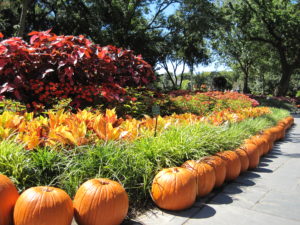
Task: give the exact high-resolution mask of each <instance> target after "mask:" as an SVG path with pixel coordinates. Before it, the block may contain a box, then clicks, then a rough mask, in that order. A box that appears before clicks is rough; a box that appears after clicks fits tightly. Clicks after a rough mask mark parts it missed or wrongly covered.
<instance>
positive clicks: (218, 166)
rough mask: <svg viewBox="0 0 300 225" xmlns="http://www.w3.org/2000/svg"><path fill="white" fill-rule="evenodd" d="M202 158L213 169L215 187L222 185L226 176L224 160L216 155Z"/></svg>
mask: <svg viewBox="0 0 300 225" xmlns="http://www.w3.org/2000/svg"><path fill="white" fill-rule="evenodd" d="M202 160H203V161H205V162H206V163H207V164H209V165H211V166H212V167H213V168H214V170H215V175H216V182H215V187H220V186H222V184H223V183H224V181H225V178H226V162H225V161H224V160H223V159H222V158H220V157H218V156H208V157H205V158H203V159H202Z"/></svg>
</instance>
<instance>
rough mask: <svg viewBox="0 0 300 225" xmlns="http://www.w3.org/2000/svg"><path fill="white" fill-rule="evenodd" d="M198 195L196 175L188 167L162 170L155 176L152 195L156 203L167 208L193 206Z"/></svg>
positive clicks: (178, 208)
mask: <svg viewBox="0 0 300 225" xmlns="http://www.w3.org/2000/svg"><path fill="white" fill-rule="evenodd" d="M196 196H197V183H196V178H195V175H194V174H193V173H192V172H191V171H190V170H188V169H186V168H181V167H173V168H167V169H163V170H161V171H160V172H159V173H158V174H157V175H156V176H155V177H154V180H153V183H152V188H151V197H152V199H153V201H154V202H155V204H156V205H158V206H159V207H160V208H162V209H167V210H182V209H186V208H189V207H191V206H192V205H193V204H194V202H195V200H196Z"/></svg>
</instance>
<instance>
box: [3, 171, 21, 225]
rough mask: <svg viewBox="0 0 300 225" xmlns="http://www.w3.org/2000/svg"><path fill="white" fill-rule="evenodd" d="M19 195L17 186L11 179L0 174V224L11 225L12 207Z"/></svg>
mask: <svg viewBox="0 0 300 225" xmlns="http://www.w3.org/2000/svg"><path fill="white" fill-rule="evenodd" d="M18 197H19V193H18V191H17V188H16V187H15V185H14V184H13V182H11V180H10V179H9V178H8V177H7V176H5V175H2V174H0V225H11V224H12V222H13V208H14V206H15V204H16V201H17V199H18Z"/></svg>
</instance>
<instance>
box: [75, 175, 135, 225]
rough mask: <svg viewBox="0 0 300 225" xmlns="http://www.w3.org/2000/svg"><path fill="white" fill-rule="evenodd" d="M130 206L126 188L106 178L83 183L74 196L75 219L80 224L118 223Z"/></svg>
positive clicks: (114, 224) (102, 224)
mask: <svg viewBox="0 0 300 225" xmlns="http://www.w3.org/2000/svg"><path fill="white" fill-rule="evenodd" d="M128 207H129V200H128V195H127V193H126V191H125V189H124V188H123V187H122V185H121V184H119V183H118V182H116V181H112V180H109V179H106V178H98V179H91V180H88V181H86V182H85V183H83V184H82V185H81V186H80V188H79V189H78V191H77V192H76V195H75V198H74V209H75V220H76V222H77V223H78V224H79V225H100V224H101V225H117V224H120V223H121V222H122V221H123V220H124V218H125V217H126V215H127V212H128Z"/></svg>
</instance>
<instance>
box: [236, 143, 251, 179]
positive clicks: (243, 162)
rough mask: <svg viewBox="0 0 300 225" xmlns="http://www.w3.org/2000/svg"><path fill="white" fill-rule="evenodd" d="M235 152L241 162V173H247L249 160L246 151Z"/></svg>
mask: <svg viewBox="0 0 300 225" xmlns="http://www.w3.org/2000/svg"><path fill="white" fill-rule="evenodd" d="M235 152H236V153H237V154H238V156H239V157H240V160H241V173H242V172H245V171H247V170H248V168H249V158H248V155H247V153H246V151H245V150H243V149H240V148H239V149H236V150H235Z"/></svg>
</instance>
